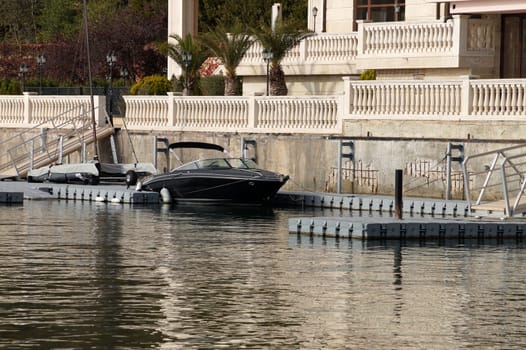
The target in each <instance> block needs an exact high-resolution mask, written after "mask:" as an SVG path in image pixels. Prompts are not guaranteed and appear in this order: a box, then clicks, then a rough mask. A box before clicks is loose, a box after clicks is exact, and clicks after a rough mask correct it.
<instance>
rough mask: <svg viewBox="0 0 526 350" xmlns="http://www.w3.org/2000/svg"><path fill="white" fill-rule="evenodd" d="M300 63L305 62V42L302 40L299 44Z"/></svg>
mask: <svg viewBox="0 0 526 350" xmlns="http://www.w3.org/2000/svg"><path fill="white" fill-rule="evenodd" d="M299 52H300V62H305V61H306V60H307V40H302V41H300V43H299Z"/></svg>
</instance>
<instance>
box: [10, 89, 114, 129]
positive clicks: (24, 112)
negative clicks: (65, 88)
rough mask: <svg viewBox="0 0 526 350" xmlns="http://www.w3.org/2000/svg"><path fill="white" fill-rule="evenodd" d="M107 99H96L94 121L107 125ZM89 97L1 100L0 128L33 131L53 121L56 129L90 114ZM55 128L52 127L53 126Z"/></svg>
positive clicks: (98, 97) (37, 97)
mask: <svg viewBox="0 0 526 350" xmlns="http://www.w3.org/2000/svg"><path fill="white" fill-rule="evenodd" d="M105 101H106V99H105V97H104V96H95V97H94V104H95V120H96V121H97V123H99V124H101V123H105V121H106V113H105V110H106V109H105ZM90 105H91V102H90V97H89V96H41V95H34V94H31V93H24V95H23V96H10V95H9V96H0V115H1V116H0V127H3V128H32V127H34V126H37V125H42V126H43V127H45V126H46V125H45V123H46V122H49V121H50V120H51V119H53V123H54V124H55V125H59V124H67V122H68V121H69V120H71V119H72V118H74V117H77V116H78V115H79V114H81V113H86V111H89V110H90V109H89V106H90ZM50 127H52V126H50Z"/></svg>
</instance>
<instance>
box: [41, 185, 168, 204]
mask: <svg viewBox="0 0 526 350" xmlns="http://www.w3.org/2000/svg"><path fill="white" fill-rule="evenodd" d="M41 190H42V188H41ZM43 190H48V191H49V192H50V194H51V196H52V197H54V198H55V199H59V200H72V201H94V202H107V203H116V204H118V203H129V204H152V203H155V204H158V203H159V202H160V196H159V193H157V192H150V191H135V190H129V189H125V188H124V187H123V186H111V185H110V186H104V185H102V186H101V185H98V186H84V185H78V186H75V185H54V186H53V187H51V188H50V187H45V188H44V189H43Z"/></svg>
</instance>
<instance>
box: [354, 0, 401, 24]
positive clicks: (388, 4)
mask: <svg viewBox="0 0 526 350" xmlns="http://www.w3.org/2000/svg"><path fill="white" fill-rule="evenodd" d="M355 1H356V2H355V4H356V5H355V8H356V19H362V20H368V21H372V22H394V21H403V20H404V19H405V0H355Z"/></svg>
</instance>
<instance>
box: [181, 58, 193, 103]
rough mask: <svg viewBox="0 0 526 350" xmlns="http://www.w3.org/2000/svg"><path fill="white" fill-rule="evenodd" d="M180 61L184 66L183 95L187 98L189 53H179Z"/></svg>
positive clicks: (188, 92) (190, 59)
mask: <svg viewBox="0 0 526 350" xmlns="http://www.w3.org/2000/svg"><path fill="white" fill-rule="evenodd" d="M181 59H182V60H183V64H184V88H183V95H184V96H188V95H190V89H189V88H188V66H190V62H192V53H191V52H189V51H183V52H182V53H181Z"/></svg>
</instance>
